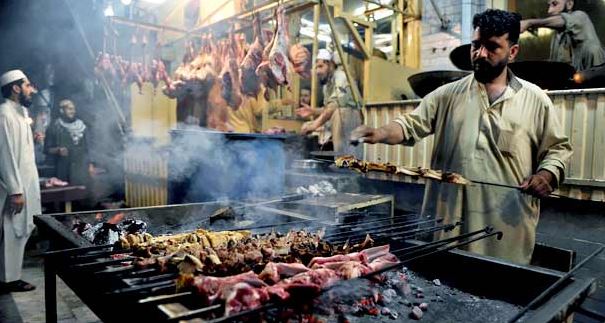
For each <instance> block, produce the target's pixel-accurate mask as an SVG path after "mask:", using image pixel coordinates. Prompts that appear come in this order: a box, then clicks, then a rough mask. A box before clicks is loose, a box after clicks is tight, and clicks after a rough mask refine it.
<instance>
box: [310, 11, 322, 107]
mask: <svg viewBox="0 0 605 323" xmlns="http://www.w3.org/2000/svg"><path fill="white" fill-rule="evenodd" d="M320 6H321V5H320V4H319V2H318V3H317V4H315V6H313V35H315V37H313V55H312V58H311V59H312V60H313V65H312V66H313V67H312V68H311V107H313V108H316V107H317V91H318V86H317V85H318V83H319V82H317V81H318V80H317V72H316V71H317V51H318V50H319V40H318V39H317V36H318V34H319V16H320V14H321V7H320Z"/></svg>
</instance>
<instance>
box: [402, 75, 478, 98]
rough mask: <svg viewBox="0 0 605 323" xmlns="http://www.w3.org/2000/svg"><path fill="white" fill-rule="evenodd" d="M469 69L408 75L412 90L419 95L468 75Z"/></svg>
mask: <svg viewBox="0 0 605 323" xmlns="http://www.w3.org/2000/svg"><path fill="white" fill-rule="evenodd" d="M469 74H470V72H467V71H430V72H422V73H417V74H414V75H411V76H410V77H408V82H410V85H411V86H412V90H414V93H416V95H418V96H419V97H421V98H422V97H424V96H425V95H427V94H429V93H431V92H433V91H434V90H435V89H436V88H438V87H440V86H442V85H444V84H447V83H450V82H454V81H457V80H459V79H461V78H463V77H465V76H467V75H469Z"/></svg>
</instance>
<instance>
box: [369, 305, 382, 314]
mask: <svg viewBox="0 0 605 323" xmlns="http://www.w3.org/2000/svg"><path fill="white" fill-rule="evenodd" d="M368 314H369V315H373V316H377V315H378V314H380V310H378V308H377V307H370V308H368Z"/></svg>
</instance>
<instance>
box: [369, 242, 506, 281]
mask: <svg viewBox="0 0 605 323" xmlns="http://www.w3.org/2000/svg"><path fill="white" fill-rule="evenodd" d="M495 235H496V236H498V239H500V238H501V237H502V232H500V231H497V232H491V233H485V234H483V235H481V236H479V237H476V238H473V239H470V240H467V241H463V242H459V243H457V244H455V245H452V246H449V247H444V248H437V249H435V250H432V251H430V252H428V253H426V254H422V255H418V256H415V257H412V258H409V259H405V260H402V261H400V262H399V263H397V264H394V265H390V266H386V267H384V268H382V269H379V270H376V271H374V272H372V273H369V274H366V275H363V276H361V277H360V278H369V277H372V276H375V275H378V274H382V273H384V272H386V271H389V270H393V269H396V268H399V267H402V266H403V265H404V264H406V263H409V262H411V261H413V260H417V259H420V258H423V257H428V256H431V255H434V254H436V253H440V252H445V251H449V250H452V249H456V248H458V247H462V246H465V245H467V244H470V243H473V242H475V241H478V240H482V239H485V238H489V237H491V236H495Z"/></svg>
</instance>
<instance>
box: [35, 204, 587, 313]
mask: <svg viewBox="0 0 605 323" xmlns="http://www.w3.org/2000/svg"><path fill="white" fill-rule="evenodd" d="M195 205H199V203H196V204H195ZM189 206H193V204H192V205H189ZM174 207H176V208H185V209H186V208H187V207H188V206H187V205H185V206H183V205H179V206H174ZM147 209H150V208H138V209H134V210H133V209H127V210H119V211H124V212H132V211H135V212H136V211H138V212H141V211H143V212H144V211H145V210H147ZM115 213H117V212H115ZM73 215H75V214H72V215H71V216H73ZM60 216H65V215H64V214H55V215H45V216H39V217H36V223H37V224H38V226H39V227H41V229H42V231H43V233H44V234H47V235H49V238H50V240H51V242H53V243H55V246H61V247H71V248H73V249H72V250H68V251H58V252H51V253H49V254H48V255H47V256H46V257H45V268H44V274H45V297H46V300H45V301H46V319H47V322H55V321H56V319H57V317H56V276H57V275H58V276H59V277H61V278H62V279H63V280H64V281H65V283H66V284H67V285H68V286H69V287H70V288H71V289H72V290H73V291H74V292H75V293H76V294H77V295H78V296H79V297H80V298H81V299H82V301H83V302H84V303H86V304H87V305H88V306H89V307H90V308H91V310H93V312H95V313H96V314H97V315H98V316H99V317H100V318H101V319H102V320H107V321H115V320H120V321H121V320H125V319H128V318H130V319H152V320H154V321H156V320H167V321H170V320H169V319H167V318H166V317H163V318H162V317H161V316H158V313H159V312H158V310H157V309H158V304H157V301H156V302H148V303H147V304H139V305H138V308H137V310H138V311H137V312H138V313H134V315H133V317H128V316H127V315H124V313H119V315H118V316H116V312H120V311H116V309H118V308H123V307H124V306H125V304H133V303H132V301H138V299H137V300H135V299H134V298H133V296H132V295H136V292H137V290H136V286H135V288H132V289H130V290H129V289H122V290H118V291H117V292H116V293H110V294H104V295H101V294H99V293H98V292H97V289H96V288H95V285H94V284H93V283H91V281H90V280H89V279H86V277H90V276H89V275H84V274H78V272H80V273H82V270H83V271H89V270H95V268H96V269H99V268H102V267H103V265H102V264H91V263H93V261H88V260H94V259H95V257H96V256H99V255H105V254H107V253H110V252H105V254H104V253H103V251H102V250H103V247H99V246H91V243H90V242H88V241H87V240H85V239H84V238H82V237H80V236H78V235H76V234H74V233H73V232H71V230H70V229H69V228H67V227H65V225H64V224H63V223H62V222H60V221H58V220H57V219H56V217H60ZM285 217H287V215H286V216H285ZM293 220H294V221H299V222H295V223H298V224H303V223H304V222H305V221H300V219H298V218H295V219H293ZM386 221H388V220H386ZM391 221H392V220H391ZM310 222H311V223H312V221H310ZM322 222H323V221H322ZM437 223H438V221H435V224H437ZM316 224H317V223H316ZM321 225H322V226H323V225H325V223H322V224H321ZM335 225H336V224H335ZM341 225H342V224H341ZM336 226H338V225H336ZM345 226H346V224H345ZM349 227H354V224H352V225H349ZM430 229H431V228H430V227H429V228H428V230H430ZM341 234H343V233H341ZM344 236H345V237H346V236H347V233H346V232H344ZM414 236H415V235H414ZM412 237H413V236H412ZM406 245H407V246H412V247H415V248H417V247H418V246H421V245H425V243H423V242H420V241H417V240H406ZM85 253H88V254H89V255H88V258H81V259H87V264H85V265H81V266H77V267H72V268H71V269H70V270H65V267H62V265H61V264H62V263H64V261H65V259H66V258H64V257H65V255H66V254H67V255H69V254H80V255H82V254H85ZM90 253H93V254H92V255H90ZM398 256H400V255H398ZM444 264H447V266H444ZM406 266H408V267H409V268H410V269H412V270H414V271H417V272H420V273H425V274H428V275H430V276H433V275H434V276H436V277H442V278H444V279H445V280H451V281H453V282H454V284H459V286H460V287H461V288H465V289H469V290H471V291H473V294H475V293H476V294H477V295H479V296H482V297H488V298H497V299H504V300H506V301H509V302H511V303H514V304H517V305H525V304H527V303H529V301H531V299H533V297H535V296H536V295H538V294H540V293H541V292H542V291H543V290H546V289H547V288H548V287H549V286H550V285H551V284H552V283H554V282H555V281H557V280H558V279H559V278H560V277H562V276H564V275H565V273H563V272H558V271H553V270H548V269H542V268H537V267H528V266H518V265H514V264H511V263H508V262H505V261H502V260H499V259H495V258H490V257H485V256H479V255H475V254H471V253H468V252H465V251H461V250H447V251H443V252H441V253H440V254H438V255H428V256H425V257H422V259H420V260H415V261H412V262H410V263H407V264H406ZM74 268H77V270H75V271H74V270H73V269H74ZM445 268H447V270H446V271H444V269H445ZM124 272H128V270H124ZM105 274H107V275H108V276H107V277H108V278H112V276H113V278H116V276H115V275H116V273H115V272H114V273H105ZM149 274H151V276H148V275H149ZM494 276H498V277H501V279H497V280H494V279H493V277H494ZM144 277H151V278H150V279H149V283H150V285H149V286H146V287H147V288H150V286H153V284H157V285H156V286H155V291H156V292H160V293H161V292H162V291H168V290H170V285H169V284H166V283H163V281H164V279H167V278H170V277H169V276H164V277H160V276H157V275H156V276H154V275H153V272H145V271H144V270H142V271H140V272H139V273H137V275H135V276H134V277H132V278H135V279H136V278H143V279H145V278H144ZM490 279H491V280H493V282H492V283H491V284H490V285H487V286H488V288H485V286H486V283H487V282H489V281H490ZM113 280H115V279H113ZM111 281H112V279H107V280H105V279H98V281H97V282H96V283H97V284H98V283H102V282H108V283H110V282H111ZM497 281H505V282H508V283H507V284H502V283H497ZM515 281H516V282H518V283H519V286H515V285H514V284H510V282H515ZM511 285H512V286H511ZM595 286H596V283H595V280H594V279H592V278H582V279H580V278H572V279H570V280H569V282H568V284H566V285H565V286H563V287H562V288H561V289H559V290H557V291H556V292H555V293H554V294H553V295H552V296H551V298H550V299H549V300H548V301H546V302H545V303H543V304H541V305H540V306H539V307H537V308H536V309H535V310H534V311H533V312H531V313H529V314H528V315H527V316H526V320H527V321H530V322H549V321H551V320H553V319H555V320H560V319H563V318H565V317H566V316H567V315H568V314H569V313H570V312H572V310H573V308H574V307H575V306H577V305H578V304H580V303H581V302H582V301H583V300H584V299H585V298H586V297H587V296H588V295H589V294H590V293H591V292H593V291H594V289H595ZM152 290H153V288H152ZM520 290H521V291H523V290H524V293H522V295H521V296H519V291H520ZM172 297H174V296H172ZM172 297H168V298H167V300H169V301H173V300H174V299H172ZM179 297H182V298H183V299H186V298H187V295H181V296H177V300H178V299H179ZM135 303H136V302H135ZM146 309H147V310H146ZM263 309H264V307H263V308H261V309H257V310H254V311H252V313H256V312H258V311H260V310H263ZM149 310H151V311H149ZM197 310H198V311H201V310H203V309H200V308H198V309H197ZM143 313H147V314H150V313H152V314H150V315H151V316H150V317H143ZM197 314H199V313H197ZM512 314H513V313H511V315H512ZM186 317H195V315H190V316H186ZM180 318H181V317H179V319H180ZM226 319H229V318H226ZM173 320H175V319H173Z"/></svg>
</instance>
